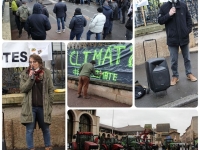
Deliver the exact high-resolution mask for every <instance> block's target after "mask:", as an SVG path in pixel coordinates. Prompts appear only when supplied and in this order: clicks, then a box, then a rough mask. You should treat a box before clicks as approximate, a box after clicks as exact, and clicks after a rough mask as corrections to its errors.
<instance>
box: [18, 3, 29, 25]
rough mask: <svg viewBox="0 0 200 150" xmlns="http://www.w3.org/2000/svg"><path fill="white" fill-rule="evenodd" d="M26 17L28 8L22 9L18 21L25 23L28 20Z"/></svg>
mask: <svg viewBox="0 0 200 150" xmlns="http://www.w3.org/2000/svg"><path fill="white" fill-rule="evenodd" d="M28 16H29V11H28V8H24V7H22V9H21V13H20V21H21V22H26V20H27V19H28Z"/></svg>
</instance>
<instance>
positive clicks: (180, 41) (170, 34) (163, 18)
mask: <svg viewBox="0 0 200 150" xmlns="http://www.w3.org/2000/svg"><path fill="white" fill-rule="evenodd" d="M158 22H159V24H161V25H162V24H165V28H166V34H167V45H168V49H169V51H170V58H171V70H172V74H173V75H172V80H171V85H175V84H176V83H177V82H178V81H179V73H178V51H179V47H180V48H181V51H182V55H183V58H184V65H185V73H186V76H187V78H188V79H189V80H190V81H193V82H194V81H197V78H196V77H194V75H193V74H192V72H191V63H190V52H189V33H190V32H191V31H192V20H191V16H190V13H189V11H188V8H187V5H186V4H185V3H183V2H180V1H179V0H169V1H168V2H167V3H165V4H163V5H162V6H161V8H160V12H159V14H158Z"/></svg>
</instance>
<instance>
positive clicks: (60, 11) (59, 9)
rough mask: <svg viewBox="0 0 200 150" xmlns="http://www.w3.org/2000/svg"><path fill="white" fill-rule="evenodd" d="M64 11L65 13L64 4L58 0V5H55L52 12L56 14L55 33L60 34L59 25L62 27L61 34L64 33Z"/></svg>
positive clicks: (65, 7)
mask: <svg viewBox="0 0 200 150" xmlns="http://www.w3.org/2000/svg"><path fill="white" fill-rule="evenodd" d="M66 11H67V6H66V4H65V3H63V2H62V0H59V1H58V3H56V4H55V6H54V8H53V12H54V13H55V14H56V18H57V25H58V30H57V31H56V32H57V33H61V28H60V23H61V25H62V32H65V23H64V20H65V17H66Z"/></svg>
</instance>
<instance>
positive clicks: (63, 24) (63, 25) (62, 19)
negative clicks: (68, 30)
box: [57, 17, 65, 31]
mask: <svg viewBox="0 0 200 150" xmlns="http://www.w3.org/2000/svg"><path fill="white" fill-rule="evenodd" d="M60 22H61V24H62V29H65V23H64V17H62V18H57V25H58V31H60Z"/></svg>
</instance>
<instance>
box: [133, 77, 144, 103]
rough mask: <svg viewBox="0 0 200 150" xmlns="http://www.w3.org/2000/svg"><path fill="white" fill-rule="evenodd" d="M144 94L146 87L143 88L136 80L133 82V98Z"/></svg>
mask: <svg viewBox="0 0 200 150" xmlns="http://www.w3.org/2000/svg"><path fill="white" fill-rule="evenodd" d="M145 94H146V88H144V87H143V86H142V85H141V84H140V83H139V82H138V81H136V82H135V99H139V98H141V97H143V96H144V95H145Z"/></svg>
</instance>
